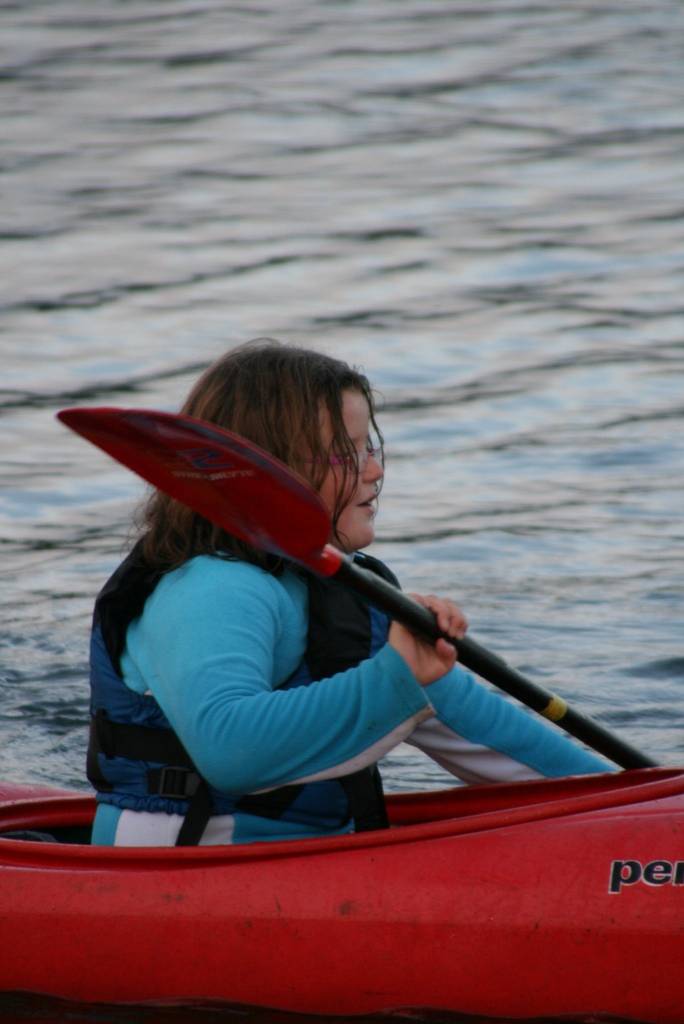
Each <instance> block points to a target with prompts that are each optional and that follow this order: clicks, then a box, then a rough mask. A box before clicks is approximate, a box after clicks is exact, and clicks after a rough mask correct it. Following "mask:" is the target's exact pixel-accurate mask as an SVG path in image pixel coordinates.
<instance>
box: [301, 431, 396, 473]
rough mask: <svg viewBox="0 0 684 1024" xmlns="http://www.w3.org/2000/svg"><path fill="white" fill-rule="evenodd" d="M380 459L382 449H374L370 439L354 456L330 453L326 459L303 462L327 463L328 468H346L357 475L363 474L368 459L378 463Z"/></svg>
mask: <svg viewBox="0 0 684 1024" xmlns="http://www.w3.org/2000/svg"><path fill="white" fill-rule="evenodd" d="M381 458H382V448H376V447H375V445H374V444H373V442H372V441H371V439H370V437H369V438H368V439H367V440H366V445H365V447H364V448H363V450H362V451H359V450H358V448H357V449H356V452H355V454H354V455H337V454H336V453H335V452H332V453H331V454H330V455H328V457H327V459H324V460H321V459H305V460H304V461H305V462H308V463H316V462H321V461H324V462H327V463H328V465H329V466H346V467H347V469H352V470H358V472H359V473H363V471H364V469H365V468H366V466H367V465H368V460H369V459H377V460H378V461H380V459H381Z"/></svg>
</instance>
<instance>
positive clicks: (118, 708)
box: [87, 545, 396, 846]
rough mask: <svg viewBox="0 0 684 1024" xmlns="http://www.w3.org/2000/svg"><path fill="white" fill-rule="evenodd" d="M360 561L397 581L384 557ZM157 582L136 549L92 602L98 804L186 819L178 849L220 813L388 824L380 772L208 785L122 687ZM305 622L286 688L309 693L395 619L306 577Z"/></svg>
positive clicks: (370, 651) (151, 709)
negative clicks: (240, 789) (245, 788)
mask: <svg viewBox="0 0 684 1024" xmlns="http://www.w3.org/2000/svg"><path fill="white" fill-rule="evenodd" d="M355 557H356V559H357V560H358V561H359V562H360V564H362V565H363V566H364V568H367V569H370V570H372V571H374V572H376V573H377V574H378V575H380V576H382V577H383V578H385V579H387V580H390V581H391V582H393V583H396V579H395V577H394V576H393V574H392V573H391V572H390V570H389V569H388V568H387V567H386V566H385V565H384V564H383V563H382V562H380V561H379V560H378V559H375V558H372V557H371V556H369V555H357V556H355ZM160 579H161V573H160V572H158V571H152V570H150V569H149V567H148V566H147V565H146V564H145V562H144V561H143V559H142V557H141V554H140V546H139V545H138V546H136V548H134V549H133V551H132V552H131V554H130V555H129V556H128V558H127V559H126V560H125V561H124V562H123V563H122V565H121V566H120V567H119V568H118V569H117V571H116V572H115V573H114V575H113V576H112V577H111V578H110V579H109V580H108V582H107V583H106V584H105V586H104V587H103V589H102V591H101V592H100V594H99V596H98V598H97V601H96V603H95V611H94V615H93V628H92V635H91V651H90V684H91V728H90V742H89V746H88V764H87V770H88V778H89V780H90V782H91V784H92V785H93V786H94V787H95V789H96V790H97V791H98V800H99V801H100V802H104V803H110V804H113V805H115V806H117V807H121V808H127V809H130V810H136V811H143V810H144V811H153V812H165V813H167V814H182V815H184V821H183V825H182V827H181V830H180V834H179V837H178V842H177V845H180V846H186V845H196V844H197V843H198V842H199V840H200V838H201V836H202V833H203V831H204V828H205V827H206V824H207V822H208V820H209V818H210V817H211V816H212V815H214V814H233V813H234V812H236V811H240V812H243V813H247V814H254V815H257V816H260V817H265V818H271V819H282V820H285V821H292V822H296V823H298V824H303V825H307V826H312V827H318V828H321V829H322V830H323V831H328V830H330V831H339V830H341V829H343V828H344V827H345V825H347V824H348V823H349V822H350V821H351V820H353V822H354V827H355V830H356V831H367V830H369V829H375V828H386V827H387V815H386V811H385V805H384V798H383V793H382V782H381V779H380V774H379V772H378V769H377V766H372V767H370V768H364V769H361V771H357V772H354V773H352V774H350V775H346V776H343V777H341V778H338V779H327V780H323V781H320V782H311V783H305V784H300V785H289V786H282V787H280V788H278V789H274V790H270V791H268V792H266V793H259V794H248V795H244V796H235V795H228V794H226V793H222V792H220V791H219V790H216V789H214V788H213V787H211V786H210V785H209V784H208V783H207V782H206V780H205V779H203V778H202V776H201V775H200V773H199V772H198V770H197V768H196V766H195V764H194V763H193V761H192V758H191V757H190V755H189V754H188V753H187V751H186V750H185V748H184V747H183V744H182V743H181V741H180V739H179V738H178V736H177V735H176V733H175V732H174V730H173V729H172V727H171V725H170V723H169V721H168V719H167V718H166V715H165V714H164V712H163V711H162V709H161V707H160V706H159V704H158V703H157V701H156V700H155V698H154V697H153V696H152V695H151V694H149V693H146V694H139V693H136V692H135V691H133V690H131V689H130V688H129V687H128V686H126V684H125V683H124V681H123V678H122V674H121V656H122V654H123V651H124V647H125V641H126V631H127V629H128V626H129V625H130V623H131V622H133V620H134V619H136V618H138V617H139V616H140V615H141V614H142V610H143V607H144V605H145V601H146V600H147V598H148V597H149V595H150V594H151V593H152V591H153V590H154V588H155V587H156V585H157V583H158V582H159V580H160ZM306 581H307V586H308V590H309V623H308V636H307V646H306V651H305V654H304V658H303V660H302V662H301V664H300V665H299V667H298V668H297V669H296V670H295V672H294V673H293V674H292V675H291V676H290V678H289V679H287V680H286V681H285V683H283V688H290V687H295V686H309V685H311V684H314V683H316V682H317V681H318V680H319V679H325V678H327V677H329V676H331V675H334V674H336V673H337V672H343V671H345V670H346V669H348V668H352V667H353V666H355V665H357V664H358V663H359V662H360V661H363V660H364V659H365V658H369V657H372V656H373V655H374V654H375V653H377V651H379V650H380V648H381V647H382V646H383V645H384V644H385V642H386V640H387V632H388V628H389V620H388V617H387V616H386V615H385V613H384V612H382V611H380V610H379V609H377V608H375V607H374V606H373V605H371V604H369V602H368V601H367V600H366V598H364V597H363V596H361V595H359V594H357V593H356V592H355V591H352V590H349V589H348V588H346V587H345V586H344V585H342V584H339V583H336V582H335V581H334V580H325V579H321V578H318V577H314V576H311V575H309V574H307V575H306Z"/></svg>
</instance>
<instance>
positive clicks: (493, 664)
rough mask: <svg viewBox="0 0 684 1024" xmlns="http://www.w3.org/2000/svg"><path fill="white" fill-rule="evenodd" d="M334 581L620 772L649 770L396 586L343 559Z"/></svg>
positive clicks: (646, 761)
mask: <svg viewBox="0 0 684 1024" xmlns="http://www.w3.org/2000/svg"><path fill="white" fill-rule="evenodd" d="M335 579H338V580H339V581H340V582H341V583H345V584H347V585H348V586H350V587H352V588H353V589H354V590H357V591H359V592H360V593H362V594H364V595H365V596H366V597H367V598H368V599H369V600H370V601H371V602H372V603H373V604H376V605H377V606H378V607H379V608H382V609H383V611H385V612H387V613H388V614H389V615H391V616H392V618H394V619H397V621H398V622H401V623H403V625H405V626H406V627H407V628H408V629H410V630H412V631H413V632H415V633H419V634H421V635H422V636H424V637H426V638H427V639H428V640H438V639H439V638H440V637H443V638H444V639H445V640H448V641H449V642H450V643H452V644H454V646H455V647H456V649H457V651H458V660H459V661H460V663H461V664H462V665H465V667H466V668H469V669H472V671H473V672H476V673H477V674H478V675H480V676H482V677H483V678H484V679H487V680H489V682H490V683H494V685H495V686H498V687H499V688H500V689H501V690H504V691H505V692H506V693H509V694H510V695H511V696H512V697H515V698H517V700H519V701H521V703H523V704H526V705H527V706H528V707H529V708H532V710H533V711H536V712H537V713H538V714H540V715H543V716H544V718H547V719H549V721H551V722H555V723H556V724H557V725H559V726H560V727H561V728H562V729H564V730H565V731H566V732H568V733H570V735H571V736H575V737H576V738H577V739H578V740H581V741H582V742H583V743H586V744H587V746H589V747H591V748H592V749H593V750H595V751H597V753H599V754H603V755H604V756H605V757H607V758H609V759H610V760H611V761H614V762H615V764H617V765H619V766H620V767H621V768H654V767H656V764H657V762H655V761H653V760H652V759H651V758H649V757H646V755H645V754H642V753H641V751H639V750H636V748H635V747H632V746H630V745H629V744H628V743H624V742H623V741H622V740H621V739H619V738H618V737H617V736H615V735H613V733H611V732H609V731H608V730H607V729H604V728H603V726H601V725H599V724H598V722H594V721H593V720H592V719H591V718H588V717H587V715H583V714H582V713H581V712H579V711H575V710H574V709H573V708H570V707H568V705H567V704H566V703H565V701H564V700H563V698H562V697H558V696H557V695H556V694H554V693H551V692H550V691H549V690H545V689H544V688H543V687H542V686H539V685H538V684H537V683H533V682H531V681H530V680H529V679H526V678H525V676H523V675H521V673H520V672H518V671H516V669H513V668H511V667H510V666H509V665H507V664H506V662H505V661H503V660H502V659H501V658H499V657H497V655H495V654H491V653H490V652H489V651H487V650H486V649H485V648H484V647H481V646H480V644H478V643H477V642H476V641H475V640H471V639H470V637H464V638H463V639H462V640H458V641H455V640H453V639H452V637H449V636H446V635H445V634H444V633H442V631H441V630H440V629H439V628H438V626H437V623H436V621H435V617H434V615H433V614H432V612H431V611H430V610H429V609H427V608H424V607H423V605H420V604H418V602H417V601H414V600H413V599H412V598H410V597H407V595H406V594H403V593H402V592H401V590H398V589H397V587H394V586H392V584H391V583H389V582H387V580H384V579H382V578H381V577H380V576H378V575H377V574H376V573H373V572H370V571H369V570H368V569H363V568H361V566H359V565H356V564H355V563H354V562H352V561H351V560H349V559H347V558H345V559H344V560H343V561H342V564H341V566H340V568H339V569H338V570H337V572H336V573H335Z"/></svg>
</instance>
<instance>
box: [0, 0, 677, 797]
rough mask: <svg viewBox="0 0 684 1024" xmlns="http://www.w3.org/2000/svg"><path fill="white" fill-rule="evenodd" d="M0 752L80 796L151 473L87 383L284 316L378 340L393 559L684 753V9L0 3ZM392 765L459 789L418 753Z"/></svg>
mask: <svg viewBox="0 0 684 1024" xmlns="http://www.w3.org/2000/svg"><path fill="white" fill-rule="evenodd" d="M0 25H1V29H2V31H1V32H0V39H1V40H2V41H1V43H0V46H1V47H2V51H3V59H2V64H3V68H4V70H3V73H2V85H1V91H0V97H1V99H0V103H1V104H2V113H3V143H2V147H1V149H0V190H1V191H2V197H3V199H2V206H1V214H0V258H1V260H2V274H1V275H0V307H1V317H0V331H1V332H2V333H1V334H0V353H1V358H2V371H3V372H2V379H1V382H0V415H1V421H0V424H1V431H0V446H2V455H3V459H2V470H1V472H2V491H1V493H0V545H1V549H0V550H1V555H2V563H1V566H0V571H1V573H2V588H1V590H0V614H1V621H2V629H1V632H0V696H1V698H2V700H1V703H0V722H1V728H2V746H1V748H0V777H3V778H7V779H11V780H15V781H24V780H27V781H33V782H55V781H58V782H60V783H61V784H65V785H70V786H74V787H80V788H83V786H84V783H83V757H84V748H85V732H84V725H85V721H86V702H87V694H86V686H85V681H84V680H85V670H86V657H87V650H86V648H87V630H88V620H89V615H90V610H91V607H92V600H93V596H94V594H95V593H96V591H97V589H98V587H99V586H100V585H101V583H102V581H103V580H104V579H105V578H106V576H107V575H108V573H109V572H110V571H111V569H112V568H113V567H114V566H115V565H116V563H117V561H118V559H119V558H120V556H121V553H122V552H123V551H124V550H125V548H126V545H127V543H128V542H129V539H130V519H131V513H132V510H133V509H134V507H135V505H136V503H137V502H138V501H139V499H140V497H141V495H142V493H143V491H142V488H141V486H140V485H139V483H138V482H137V481H136V480H135V479H134V478H133V477H132V476H131V475H130V474H128V473H127V472H126V471H125V470H123V469H121V468H119V467H117V466H116V465H115V464H114V463H112V462H110V461H109V460H107V459H106V458H105V457H104V456H103V455H102V454H100V453H98V452H97V451H96V450H95V449H90V448H89V447H88V446H86V445H85V444H84V443H83V442H82V441H80V440H79V439H77V438H76V437H74V436H70V435H68V434H67V432H66V431H65V430H64V429H63V428H62V427H61V426H59V425H58V424H57V423H56V421H55V419H54V413H55V412H56V411H57V410H58V409H60V408H62V407H64V406H66V405H71V404H112V405H139V406H154V407H158V408H165V409H176V408H177V407H178V406H179V404H180V402H181V401H182V399H183V397H184V394H185V392H186V390H187V388H188V386H189V384H190V382H191V381H192V380H193V379H194V377H195V376H196V374H197V372H198V371H199V369H200V368H202V367H203V366H204V365H206V364H207V363H208V362H209V361H210V360H211V359H213V358H214V357H215V356H216V355H218V354H219V353H220V352H222V351H223V350H224V349H226V348H228V347H231V346H233V345H235V344H237V343H240V342H242V341H245V340H247V339H248V338H250V337H254V336H257V335H272V336H276V337H279V338H281V339H283V340H290V341H295V342H299V343H303V344H307V345H314V346H316V347H319V348H321V349H323V350H324V351H328V352H331V353H334V354H337V355H341V356H343V357H344V358H347V359H349V360H350V361H352V362H354V363H357V364H361V365H362V366H363V367H364V368H365V370H366V371H367V372H368V374H369V375H370V376H371V378H372V380H373V382H374V383H375V385H376V387H377V389H378V391H379V392H380V393H381V395H382V399H383V405H384V411H383V414H382V423H383V427H384V430H385V433H386V435H387V442H388V445H387V447H388V473H387V481H386V485H385V488H384V492H383V500H382V509H381V515H380V518H379V520H378V528H379V533H378V540H377V543H376V544H375V546H374V551H375V553H376V554H378V555H379V556H380V557H383V558H385V559H387V560H388V561H389V562H390V563H391V564H392V566H393V567H394V568H395V570H396V571H397V572H398V574H399V575H400V577H401V579H402V582H403V583H404V585H405V586H406V587H407V588H408V589H410V590H418V591H421V590H423V591H427V590H430V591H436V592H445V593H449V594H451V595H452V596H454V597H455V598H456V599H457V600H458V601H459V602H460V603H461V604H462V605H463V607H464V608H465V609H466V611H467V613H468V615H469V618H470V621H471V624H472V633H473V635H474V636H476V638H477V639H478V640H480V641H481V642H482V643H485V644H486V645H487V646H489V647H491V648H492V649H493V650H495V651H497V652H498V653H500V654H501V655H503V656H504V657H506V658H507V659H508V660H510V661H511V662H512V663H513V664H515V665H517V666H518V667H520V668H521V669H522V670H523V671H525V672H526V673H528V674H529V675H531V676H532V677H533V678H535V679H537V680H539V681H540V682H541V683H542V684H543V685H545V686H547V687H550V688H555V689H558V690H559V691H560V692H561V693H563V695H565V696H566V697H567V698H569V699H570V700H571V701H572V702H574V703H576V704H577V706H578V707H581V708H582V709H583V710H585V711H586V712H588V713H589V714H591V715H592V716H594V717H596V718H597V719H598V720H599V721H601V722H603V723H604V724H605V725H607V726H608V727H609V728H611V729H613V730H615V731H616V732H618V733H619V734H620V735H621V736H622V737H624V738H625V739H626V740H627V741H629V742H630V743H633V744H634V745H636V746H638V747H640V748H641V749H643V750H644V751H646V752H648V753H649V754H650V755H651V756H653V757H654V758H656V759H658V760H659V761H661V762H663V763H671V764H677V763H681V762H682V760H683V759H684V697H683V696H682V683H683V682H684V644H683V643H682V617H683V616H682V611H683V608H684V589H683V586H682V578H683V577H682V568H683V553H684V525H683V519H684V516H683V511H682V510H683V509H684V502H683V500H682V497H683V494H682V492H683V484H682V481H683V474H682V468H683V462H684V460H683V456H684V440H683V431H682V426H683V420H684V387H683V377H682V370H683V369H684V335H683V333H682V312H683V311H684V302H683V300H682V280H683V277H682V274H683V271H684V203H683V201H682V188H681V184H682V157H683V155H684V116H683V114H682V110H684V103H683V100H684V73H683V71H682V67H683V66H684V65H683V63H682V56H683V53H684V50H683V47H684V8H683V7H682V5H681V4H680V3H679V0H673V2H668V0H655V2H653V3H651V4H647V5H642V4H637V3H634V2H627V3H620V4H618V3H615V2H613V0H603V2H601V0H596V2H590V0H577V2H574V3H573V4H570V5H558V4H555V3H551V2H550V0H539V2H537V3H532V2H522V0H488V2H487V3H483V4H476V3H467V2H464V0H453V2H451V3H446V2H443V0H442V2H437V0H402V2H397V0H364V2H363V3H361V2H343V0H330V2H324V0H319V2H314V0H308V2H304V0H302V2H298V0H289V2H288V3H279V2H277V0H261V2H255V3H250V4H242V5H237V4H226V3H223V2H218V0H194V2H193V0H173V2H169V3H166V4H163V5H160V4H157V3H153V2H149V0H128V2H127V3H125V4H122V3H120V2H115V0H100V3H98V4H96V5H93V4H90V3H87V2H85V0H57V2H55V3H51V4H45V3H41V2H30V0H23V2H22V3H14V4H12V3H6V4H4V5H2V8H1V9H0ZM386 775H387V778H388V783H389V788H390V789H406V788H425V787H430V786H439V785H444V784H445V782H447V781H448V780H447V779H445V776H444V775H443V773H442V772H441V771H440V770H439V769H437V768H436V766H433V765H430V764H426V763H425V762H424V761H423V760H422V759H421V757H420V756H419V755H416V754H414V753H412V752H411V751H410V750H408V749H407V748H401V749H400V750H398V751H397V752H396V753H395V754H394V756H393V757H392V758H390V759H389V761H388V764H387V771H386Z"/></svg>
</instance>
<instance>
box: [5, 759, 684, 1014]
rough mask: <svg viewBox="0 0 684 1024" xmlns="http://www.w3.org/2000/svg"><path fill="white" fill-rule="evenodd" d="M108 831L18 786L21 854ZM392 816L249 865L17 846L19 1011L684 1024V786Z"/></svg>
mask: <svg viewBox="0 0 684 1024" xmlns="http://www.w3.org/2000/svg"><path fill="white" fill-rule="evenodd" d="M93 810H94V804H93V801H92V800H91V799H90V798H88V797H83V796H78V795H65V794H62V793H60V792H58V791H51V792H50V793H49V794H48V793H46V792H45V791H40V790H35V789H33V790H30V789H29V790H25V789H23V788H21V787H4V788H3V787H2V786H0V834H1V833H3V832H4V833H5V834H7V833H8V832H17V831H19V830H23V829H31V830H37V831H39V832H41V831H47V832H53V833H54V834H56V835H61V834H62V832H61V831H60V830H70V832H71V835H72V837H73V836H74V835H78V829H79V828H81V829H83V828H87V827H88V825H89V823H90V821H91V820H92V814H93ZM390 815H391V818H392V820H393V823H395V824H396V825H397V827H396V828H393V829H391V830H389V831H383V832H377V833H364V834H361V835H358V836H347V837H340V838H334V839H320V840H307V841H297V842H287V843H260V844H253V845H250V846H243V847H239V846H234V847H204V848H199V849H178V850H168V849H165V850H159V849H103V848H97V847H90V846H88V845H85V844H79V843H73V842H38V841H31V840H26V839H13V838H5V839H3V840H2V842H0V927H1V929H2V932H3V933H4V935H5V939H4V940H3V943H2V945H3V955H2V957H0V991H5V992H8V991H13V992H17V991H22V992H31V993H41V994H43V995H50V996H56V997H61V998H66V999H71V1000H78V1001H80V1002H84V1001H85V1002H101V1003H169V1002H186V1003H197V1002H199V1001H208V1002H224V1003H230V1004H233V1005H236V1004H237V1005H249V1006H261V1007H269V1008H272V1009H279V1010H287V1011H293V1012H299V1013H312V1014H330V1015H339V1014H343V1015H352V1014H371V1013H378V1012H386V1011H391V1010H399V1009H406V1008H417V1009H432V1010H441V1011H449V1012H454V1013H461V1014H472V1015H482V1016H489V1017H497V1016H499V1017H507V1018H509V1019H517V1018H519V1019H525V1018H532V1017H545V1018H550V1019H552V1018H554V1017H557V1018H561V1017H565V1018H568V1017H570V1018H571V1019H575V1020H596V1019H600V1018H602V1017H603V1018H606V1019H607V1018H610V1017H612V1018H619V1019H623V1020H634V1021H644V1022H651V1024H681V1022H682V1020H683V1019H684V913H683V911H684V771H679V770H675V769H647V770H640V771H635V772H625V773H622V774H621V775H619V776H599V777H593V778H585V779H569V780H562V781H556V782H540V783H523V784H517V785H505V784H504V785H498V786H485V787H475V788H470V789H457V790H448V791H444V792H441V793H437V794H435V793H433V794H412V795H404V796H400V797H394V798H390ZM63 834H64V835H66V834H67V832H66V831H65V832H63ZM680 864H681V865H682V866H681V867H679V866H678V865H680ZM56 956H58V966H57V967H56V965H55V960H56Z"/></svg>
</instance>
